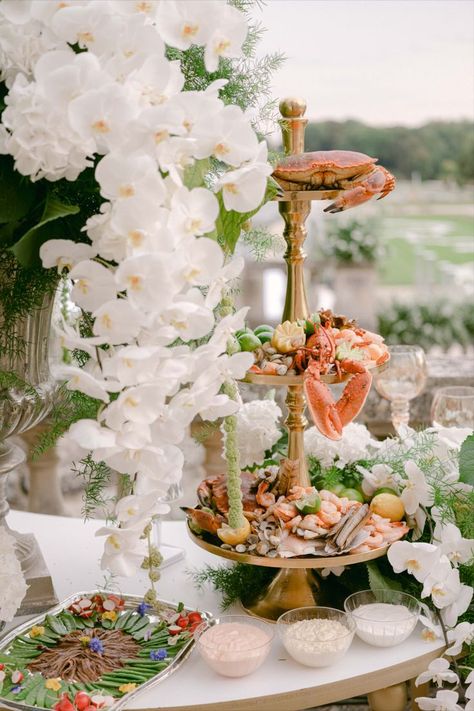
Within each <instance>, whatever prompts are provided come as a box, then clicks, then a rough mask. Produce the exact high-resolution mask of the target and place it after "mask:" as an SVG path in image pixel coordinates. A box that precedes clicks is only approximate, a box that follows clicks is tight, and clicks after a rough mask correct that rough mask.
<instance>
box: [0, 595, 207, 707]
mask: <svg viewBox="0 0 474 711" xmlns="http://www.w3.org/2000/svg"><path fill="white" fill-rule="evenodd" d="M208 620H209V615H208V614H207V613H203V614H201V613H200V612H197V611H195V610H186V609H185V608H184V607H183V606H182V605H179V606H178V607H176V606H174V605H171V604H169V603H161V607H160V613H159V614H157V613H156V612H154V611H153V610H152V608H151V606H150V605H147V604H146V603H144V602H143V601H140V599H139V598H136V597H134V596H123V597H122V596H119V595H114V594H106V593H99V592H95V593H89V594H81V595H77V596H75V597H74V598H70V599H69V600H67V601H65V602H64V603H63V604H62V605H58V606H57V607H56V608H54V609H53V610H51V612H50V613H49V614H46V615H40V616H38V617H37V618H35V619H34V620H32V621H29V622H27V623H25V624H23V625H21V626H20V627H19V628H18V629H17V630H16V631H13V632H12V633H10V634H9V635H7V636H6V637H5V638H4V640H2V642H1V644H0V702H1V704H0V705H1V706H2V708H15V709H22V708H25V709H34V708H42V709H45V708H46V709H54V711H86V710H87V711H97V709H99V708H100V709H102V708H103V709H105V708H108V709H113V708H114V707H115V706H121V705H122V704H123V701H124V700H128V699H129V698H130V696H131V695H133V694H135V693H137V692H138V691H139V690H140V689H141V688H145V686H150V685H151V684H153V683H155V682H157V681H159V680H160V679H162V678H164V677H165V676H167V675H168V674H169V673H170V672H171V671H173V670H174V669H175V668H176V667H177V666H178V664H179V662H180V661H181V660H182V659H184V658H185V656H186V655H187V654H188V652H189V650H190V648H191V646H192V645H193V644H194V635H195V633H196V630H197V628H198V627H199V629H200V631H201V630H202V629H203V627H205V625H206V624H207V623H208Z"/></svg>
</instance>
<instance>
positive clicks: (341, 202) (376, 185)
mask: <svg viewBox="0 0 474 711" xmlns="http://www.w3.org/2000/svg"><path fill="white" fill-rule="evenodd" d="M394 187H395V178H394V177H393V175H392V174H391V173H389V172H388V170H386V168H383V167H382V166H381V165H378V166H376V167H375V168H374V170H373V171H372V172H371V173H369V175H368V176H367V177H366V178H365V180H363V181H362V182H360V183H359V184H358V185H356V186H355V187H353V188H350V189H349V190H345V191H344V192H343V193H342V195H340V196H339V197H338V198H336V200H334V202H333V203H331V204H330V205H329V206H328V207H326V208H324V212H330V213H332V214H334V213H336V212H342V210H348V209H349V208H351V207H356V206H357V205H362V204H363V203H364V202H367V201H368V200H370V199H371V198H373V197H374V195H377V194H378V193H380V197H379V198H378V199H379V200H380V199H381V198H383V197H385V196H386V195H388V193H390V192H391V191H392V190H393V189H394Z"/></svg>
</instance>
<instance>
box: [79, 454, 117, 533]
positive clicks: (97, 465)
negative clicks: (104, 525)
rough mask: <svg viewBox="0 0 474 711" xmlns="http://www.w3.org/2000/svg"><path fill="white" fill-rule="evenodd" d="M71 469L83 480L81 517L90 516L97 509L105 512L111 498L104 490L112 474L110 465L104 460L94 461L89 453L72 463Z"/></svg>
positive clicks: (87, 517)
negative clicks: (76, 462)
mask: <svg viewBox="0 0 474 711" xmlns="http://www.w3.org/2000/svg"><path fill="white" fill-rule="evenodd" d="M72 471H73V472H74V473H75V474H76V476H80V477H81V478H82V479H83V480H84V494H83V497H82V500H83V507H82V516H83V518H84V519H85V520H87V519H89V518H91V517H92V516H93V515H94V513H95V512H96V511H97V510H98V509H99V510H102V511H105V512H106V513H107V508H108V504H109V503H110V501H111V500H112V498H111V497H108V496H107V495H106V492H105V489H106V487H107V485H108V484H109V483H110V479H111V476H112V471H111V469H110V467H109V466H108V465H107V464H106V463H105V462H96V461H95V460H94V459H93V458H92V455H91V453H89V454H88V455H87V456H86V457H84V458H83V459H81V460H80V462H79V465H78V466H77V465H76V464H73V466H72Z"/></svg>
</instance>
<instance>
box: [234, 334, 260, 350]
mask: <svg viewBox="0 0 474 711" xmlns="http://www.w3.org/2000/svg"><path fill="white" fill-rule="evenodd" d="M238 341H239V343H240V347H241V349H242V350H243V351H254V350H255V349H256V348H260V346H261V345H262V341H261V340H260V338H258V337H257V336H256V335H255V334H254V333H242V335H241V336H239V337H238Z"/></svg>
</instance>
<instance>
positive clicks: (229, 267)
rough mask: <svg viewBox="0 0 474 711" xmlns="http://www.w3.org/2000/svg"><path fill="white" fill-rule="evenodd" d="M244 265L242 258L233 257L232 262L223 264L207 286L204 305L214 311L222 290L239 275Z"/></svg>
mask: <svg viewBox="0 0 474 711" xmlns="http://www.w3.org/2000/svg"><path fill="white" fill-rule="evenodd" d="M244 264H245V262H244V259H243V257H235V258H234V259H232V261H230V262H228V263H227V264H225V265H224V266H223V267H222V269H220V270H219V271H218V272H217V273H214V275H213V279H212V281H211V282H210V284H209V289H208V292H207V295H206V301H205V305H206V306H207V307H208V308H209V309H214V308H215V307H216V306H217V304H218V303H219V301H220V300H221V298H222V293H223V291H224V289H226V288H227V285H228V284H229V282H232V281H233V280H234V279H236V278H237V277H238V276H239V274H241V272H242V270H243V268H244Z"/></svg>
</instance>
